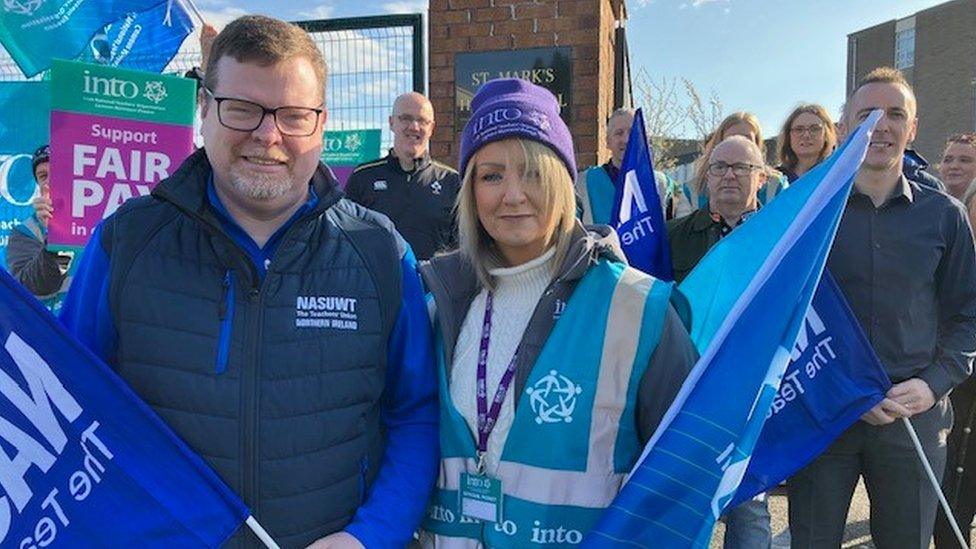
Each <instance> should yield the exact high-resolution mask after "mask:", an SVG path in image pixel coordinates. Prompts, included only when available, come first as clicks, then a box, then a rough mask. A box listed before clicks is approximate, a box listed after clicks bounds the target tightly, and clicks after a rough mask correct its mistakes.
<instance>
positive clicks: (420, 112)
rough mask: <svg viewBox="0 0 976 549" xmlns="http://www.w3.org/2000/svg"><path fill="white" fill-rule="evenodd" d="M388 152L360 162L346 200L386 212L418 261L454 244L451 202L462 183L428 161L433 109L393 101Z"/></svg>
mask: <svg viewBox="0 0 976 549" xmlns="http://www.w3.org/2000/svg"><path fill="white" fill-rule="evenodd" d="M389 122H390V132H392V133H393V148H392V149H390V152H389V154H387V155H386V156H385V157H383V158H380V159H378V160H374V161H372V162H366V163H365V164H360V165H359V166H357V167H356V170H355V171H353V173H352V175H350V176H349V181H348V182H347V183H346V196H347V197H349V199H351V200H353V201H355V202H358V203H359V204H362V205H363V206H366V207H367V208H370V209H372V210H376V211H378V212H380V213H383V214H386V216H387V217H389V218H390V220H391V221H393V224H394V225H396V228H397V230H398V231H399V232H400V234H402V235H403V238H405V239H406V240H407V242H408V243H410V246H411V247H412V248H413V251H414V253H416V254H417V258H418V259H429V258H430V257H432V256H433V255H434V254H435V253H436V252H439V251H443V250H448V249H451V248H454V247H456V245H457V225H456V224H455V222H454V212H453V210H454V201H455V200H456V199H457V194H458V190H459V189H460V188H461V180H460V178H459V177H458V173H457V171H456V170H455V169H453V168H451V167H450V166H447V165H445V164H441V163H440V162H437V161H436V160H432V159H431V157H430V150H429V148H430V136H431V134H432V133H433V132H434V108H433V106H431V104H430V101H428V100H427V98H426V97H424V96H423V95H421V94H419V93H416V92H410V93H405V94H403V95H401V96H400V97H397V98H396V101H394V102H393V113H392V114H391V115H390V120H389Z"/></svg>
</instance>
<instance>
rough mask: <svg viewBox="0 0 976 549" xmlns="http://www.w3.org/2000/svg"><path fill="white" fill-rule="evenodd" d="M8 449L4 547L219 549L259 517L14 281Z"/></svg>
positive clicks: (3, 286)
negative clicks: (250, 516) (252, 517)
mask: <svg viewBox="0 0 976 549" xmlns="http://www.w3.org/2000/svg"><path fill="white" fill-rule="evenodd" d="M0 439H2V440H3V444H0V467H2V468H3V471H4V474H3V475H0V544H2V545H3V546H7V545H8V544H9V545H11V546H18V547H19V546H26V545H27V544H34V543H36V544H37V545H47V544H50V543H53V542H54V541H57V542H58V546H63V547H103V546H107V545H111V546H117V547H150V548H155V547H158V548H164V547H165V548H168V547H218V546H220V545H221V544H223V543H224V542H226V541H227V539H229V538H230V536H231V535H232V534H233V533H234V532H235V531H236V530H237V529H238V528H239V527H240V525H241V524H242V523H243V522H244V520H245V519H246V518H247V517H248V514H249V511H248V509H247V507H246V506H245V505H244V504H243V503H242V502H241V501H240V499H239V498H238V497H237V496H236V495H235V494H234V493H233V492H231V491H230V489H229V488H227V486H226V485H225V484H224V483H223V482H222V481H221V480H220V478H219V477H218V476H217V475H216V473H214V472H213V471H212V470H211V469H210V468H209V467H208V466H207V465H206V464H205V463H204V461H203V460H202V459H201V458H200V457H199V456H197V455H196V454H194V453H193V452H192V451H191V450H190V449H189V448H188V447H187V446H186V444H185V443H183V442H182V441H181V440H180V439H179V438H178V437H177V436H176V435H175V434H173V432H172V431H170V430H169V428H168V427H166V425H165V424H163V422H162V421H161V420H160V419H159V418H158V417H157V416H156V415H155V414H154V413H153V412H152V411H151V410H150V408H149V407H148V406H147V405H146V404H145V403H143V402H142V401H141V400H139V398H138V397H137V396H135V394H134V393H133V392H132V390H131V389H129V387H128V385H126V384H125V383H124V382H123V381H122V380H121V379H119V378H118V377H117V376H116V375H115V374H114V373H113V372H112V371H111V370H110V369H109V368H108V367H107V366H106V365H105V364H103V363H102V362H100V361H99V360H98V359H97V358H96V357H95V356H94V355H93V354H92V353H91V352H90V351H88V350H87V349H85V348H84V347H83V346H82V344H81V343H80V342H78V341H77V340H76V339H75V338H74V337H72V336H71V335H70V334H68V333H67V332H66V331H65V330H64V328H63V327H62V326H61V325H60V324H59V323H58V321H57V320H56V319H55V318H54V317H53V316H51V314H50V313H48V312H47V310H45V309H44V308H43V307H42V306H41V304H40V303H39V302H38V301H37V300H35V299H34V298H33V297H31V296H30V295H29V294H28V293H27V292H26V290H24V289H23V288H22V287H20V285H19V284H17V282H16V281H14V280H13V279H12V278H11V277H10V275H8V274H7V273H6V272H3V271H0ZM42 525H43V527H42Z"/></svg>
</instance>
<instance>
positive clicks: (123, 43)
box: [78, 0, 193, 72]
mask: <svg viewBox="0 0 976 549" xmlns="http://www.w3.org/2000/svg"><path fill="white" fill-rule="evenodd" d="M191 32H193V20H192V19H190V14H189V13H187V11H186V9H185V8H184V7H183V4H182V3H181V2H179V1H178V0H167V1H165V2H163V3H161V4H159V5H158V6H156V7H154V8H152V9H151V10H148V11H144V12H142V13H128V14H126V15H125V17H123V18H122V19H120V20H118V21H116V22H114V23H112V24H111V25H107V26H106V27H105V28H103V29H102V30H101V31H100V32H98V33H97V34H95V36H94V37H93V38H92V40H91V43H90V44H89V47H88V49H86V50H85V51H83V52H82V54H81V56H80V57H79V58H78V60H79V61H84V62H85V63H99V64H102V65H111V66H113V67H125V68H130V69H135V70H141V71H148V72H162V70H163V69H165V68H166V65H168V64H169V62H170V61H171V60H172V59H173V56H175V55H176V52H178V51H179V49H180V46H181V45H182V44H183V41H184V40H185V39H186V37H187V36H189V35H190V33H191Z"/></svg>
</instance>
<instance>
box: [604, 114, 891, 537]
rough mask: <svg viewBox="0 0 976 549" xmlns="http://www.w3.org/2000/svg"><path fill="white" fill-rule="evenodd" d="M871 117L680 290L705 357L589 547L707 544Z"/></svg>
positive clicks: (804, 301)
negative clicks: (620, 543)
mask: <svg viewBox="0 0 976 549" xmlns="http://www.w3.org/2000/svg"><path fill="white" fill-rule="evenodd" d="M880 115H881V113H880V111H876V112H875V113H872V114H871V116H869V117H868V119H867V120H866V121H865V122H864V123H863V124H862V125H861V126H859V127H858V128H857V129H856V130H855V131H854V132H852V134H851V137H850V138H849V139H848V141H847V142H845V143H844V145H842V146H841V147H840V148H838V150H837V151H836V152H835V153H834V154H833V155H831V157H830V158H828V159H827V160H825V161H824V162H823V163H821V165H820V166H818V167H817V168H815V169H814V170H813V171H812V172H811V173H810V176H809V177H806V178H804V180H801V181H799V182H798V183H797V184H796V185H793V186H790V187H789V188H788V189H787V190H785V191H783V193H781V194H780V195H779V196H777V197H776V200H773V201H772V202H770V203H769V204H768V205H766V206H765V207H764V208H762V209H761V210H759V211H758V212H757V213H756V214H755V215H753V216H752V217H750V218H749V219H748V220H747V221H746V222H745V223H743V224H742V226H740V227H738V228H737V229H736V230H734V231H732V233H731V234H730V235H729V236H727V237H725V238H724V239H722V241H721V242H719V243H718V244H717V245H715V246H714V247H713V248H712V249H711V250H709V252H708V253H707V254H706V255H705V257H704V258H703V259H702V260H701V262H700V263H699V264H698V266H697V267H696V268H695V269H694V270H692V272H691V274H689V275H688V277H687V278H686V279H685V280H684V281H683V282H682V284H681V285H680V286H679V290H680V291H681V292H682V293H683V294H684V295H685V296H686V297H687V298H688V302H689V306H690V310H691V321H692V327H691V338H692V341H694V342H695V345H696V346H697V347H698V348H699V349H704V350H705V351H704V352H703V353H702V356H701V358H700V359H699V361H698V363H697V364H696V365H695V367H694V368H693V369H692V371H691V372H690V373H689V375H688V378H687V379H686V380H685V383H684V385H682V387H681V390H680V391H679V393H678V396H677V397H675V400H674V402H673V403H672V405H671V407H670V408H669V409H668V412H667V414H665V417H664V419H663V420H662V421H661V424H660V426H659V427H658V429H657V431H656V432H655V433H654V435H653V436H652V437H651V440H650V441H649V442H648V443H647V445H646V447H645V449H644V454H643V455H642V456H641V458H640V460H639V461H638V464H637V465H636V466H635V467H634V470H633V471H632V474H631V476H630V478H629V479H628V481H627V483H626V484H625V485H624V486H623V488H622V490H621V492H620V494H618V496H617V498H616V499H615V500H614V502H613V504H612V505H611V508H610V509H609V510H608V511H607V513H606V514H605V515H604V517H603V518H602V519H601V520H600V522H599V523H598V524H597V527H596V528H595V529H594V530H593V531H592V532H591V533H590V535H589V536H588V541H589V542H590V543H591V544H593V545H591V546H606V545H608V544H610V543H616V542H617V541H619V540H626V541H627V542H629V543H630V544H634V545H638V546H645V547H657V548H670V547H675V548H677V547H681V548H685V547H707V546H708V543H709V540H710V539H711V535H712V530H713V528H714V526H715V521H716V520H718V517H719V516H721V515H722V514H723V512H724V511H725V510H726V508H727V507H728V505H729V503H730V502H731V500H732V498H733V496H734V495H735V493H736V490H737V489H738V487H739V483H740V482H741V480H742V477H743V475H744V474H745V472H746V470H747V468H748V466H749V459H750V456H751V455H752V451H753V448H754V446H755V445H756V441H757V439H758V438H759V434H760V432H761V430H762V427H763V424H764V423H765V420H766V415H767V414H768V412H769V409H770V407H771V406H772V404H773V401H774V399H775V398H776V396H777V391H778V389H779V385H780V380H781V379H782V377H783V374H784V372H785V370H786V366H787V364H788V363H789V361H790V355H791V351H790V350H791V349H793V347H794V345H795V343H796V340H797V336H798V334H799V332H800V328H801V327H802V325H803V321H804V318H805V317H806V313H807V310H808V308H809V306H810V302H811V300H812V298H813V294H814V290H815V289H816V287H817V285H818V283H819V281H820V277H821V274H822V272H823V268H824V264H825V263H826V260H827V254H828V252H829V250H830V246H831V244H832V242H833V239H834V234H835V233H836V231H837V226H838V225H839V223H840V217H841V214H842V213H843V210H844V206H845V205H846V203H847V196H848V194H849V193H850V189H851V185H852V184H853V180H854V175H855V173H856V172H857V170H858V168H859V167H860V164H861V161H862V160H863V158H864V154H865V152H866V151H867V145H868V141H869V137H870V131H871V130H872V129H873V128H874V124H875V123H877V121H878V118H879V117H880Z"/></svg>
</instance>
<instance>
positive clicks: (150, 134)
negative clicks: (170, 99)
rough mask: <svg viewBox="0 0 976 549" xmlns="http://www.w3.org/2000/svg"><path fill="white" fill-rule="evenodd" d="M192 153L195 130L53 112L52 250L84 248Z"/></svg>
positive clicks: (50, 230) (50, 241)
mask: <svg viewBox="0 0 976 549" xmlns="http://www.w3.org/2000/svg"><path fill="white" fill-rule="evenodd" d="M191 152H193V128H192V127H188V126H180V125H173V124H161V123H158V122H139V121H135V120H124V119H120V118H111V117H105V116H93V115H87V114H76V113H70V112H63V111H53V112H52V113H51V201H52V202H53V205H54V217H53V219H51V223H50V227H49V233H48V242H49V244H50V245H52V246H84V245H85V244H86V243H87V242H88V238H89V236H90V235H91V234H92V232H93V231H94V230H95V227H96V226H97V225H98V224H99V223H100V222H101V221H102V220H103V219H105V218H106V217H108V216H109V215H111V214H112V213H113V212H114V211H115V210H116V209H118V207H119V206H120V205H121V204H122V203H123V202H125V201H126V200H127V199H129V198H132V197H135V196H142V195H146V194H149V193H150V191H152V188H153V187H154V186H155V185H156V184H157V183H159V181H160V180H162V179H164V178H166V177H168V176H169V175H170V174H171V173H173V172H174V171H175V170H176V169H177V168H178V167H179V165H180V164H181V163H182V162H183V160H184V159H185V158H186V157H187V156H189V155H190V153H191Z"/></svg>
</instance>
